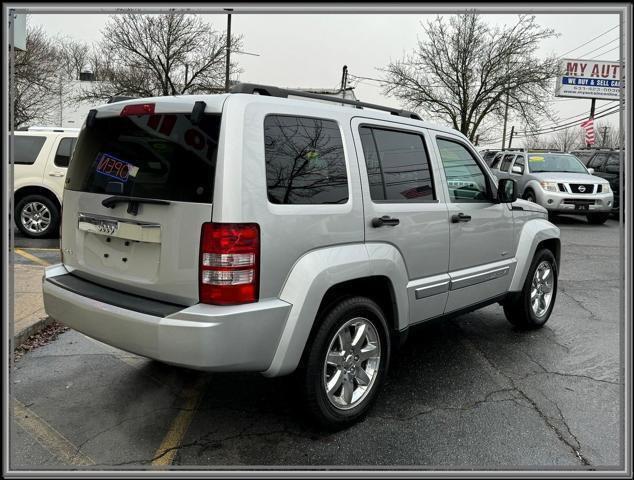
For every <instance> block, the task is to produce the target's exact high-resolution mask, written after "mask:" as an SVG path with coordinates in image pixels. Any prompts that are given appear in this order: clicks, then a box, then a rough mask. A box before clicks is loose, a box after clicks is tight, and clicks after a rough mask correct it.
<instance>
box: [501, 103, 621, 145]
mask: <svg viewBox="0 0 634 480" xmlns="http://www.w3.org/2000/svg"><path fill="white" fill-rule="evenodd" d="M618 111H620V109H619V108H616V109H615V110H612V111H610V112H605V113H603V114H602V115H596V116H595V117H594V118H595V120H596V119H599V118H603V117H607V116H608V115H612V114H614V113H617V112H618ZM576 126H577V123H576V122H574V123H572V124H571V125H567V126H561V127H559V128H554V129H552V130H548V131H543V132H542V131H535V132H522V133H525V134H526V135H513V138H527V137H530V136H533V135H545V134H547V133H554V132H558V131H560V130H567V129H569V128H574V127H576ZM500 141H501V139H499V140H498V141H497V142H500ZM497 142H491V143H492V144H494V143H497Z"/></svg>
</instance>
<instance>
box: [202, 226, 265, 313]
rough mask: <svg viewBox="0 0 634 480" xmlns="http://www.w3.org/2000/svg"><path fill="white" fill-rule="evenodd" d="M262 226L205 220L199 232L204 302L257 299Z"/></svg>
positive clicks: (252, 300)
mask: <svg viewBox="0 0 634 480" xmlns="http://www.w3.org/2000/svg"><path fill="white" fill-rule="evenodd" d="M259 270H260V227H259V226H258V225H257V224H256V223H204V224H203V226H202V231H201V234H200V260H199V280H198V284H199V297H200V301H201V302H202V303H211V304H215V305H235V304H239V303H251V302H257V300H258V294H259V291H258V289H259V279H260V271H259Z"/></svg>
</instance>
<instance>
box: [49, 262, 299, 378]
mask: <svg viewBox="0 0 634 480" xmlns="http://www.w3.org/2000/svg"><path fill="white" fill-rule="evenodd" d="M67 273H68V270H67V269H66V268H65V267H64V266H63V265H54V266H52V267H47V268H46V270H45V276H44V283H43V292H44V308H45V309H46V312H47V313H48V314H49V315H50V316H51V317H53V318H56V319H60V320H63V322H64V324H65V325H67V326H69V327H71V328H73V329H75V330H78V331H80V332H82V333H84V334H86V335H88V336H89V337H92V338H95V339H97V340H99V341H102V342H105V343H107V344H109V345H112V346H114V347H117V348H120V349H122V350H126V351H128V352H131V353H135V354H138V355H143V356H146V357H149V358H154V359H156V360H159V361H162V362H165V363H169V364H172V365H179V366H186V367H190V368H195V369H199V370H210V371H254V372H260V371H262V370H264V369H266V368H267V367H268V365H269V364H270V363H271V359H272V358H273V354H274V353H275V349H276V347H277V344H278V342H279V338H280V335H281V332H282V328H283V326H284V323H285V321H286V316H287V315H288V312H289V311H290V305H289V304H287V303H285V302H284V301H282V300H279V299H270V300H266V301H261V302H258V303H252V304H245V305H235V306H227V307H219V306H214V305H203V304H198V305H193V306H191V307H185V308H183V310H181V311H179V312H177V313H174V314H172V315H169V316H167V317H158V316H153V315H146V314H144V313H140V312H135V311H132V310H128V309H124V308H120V307H117V306H114V305H110V304H107V303H104V302H100V301H96V300H93V299H91V298H88V297H86V296H82V295H78V294H77V293H73V292H71V291H68V290H66V289H63V288H60V287H58V286H55V285H54V284H53V283H51V282H49V281H46V280H47V279H50V278H52V277H55V276H59V275H64V274H67ZM140 300H141V299H140Z"/></svg>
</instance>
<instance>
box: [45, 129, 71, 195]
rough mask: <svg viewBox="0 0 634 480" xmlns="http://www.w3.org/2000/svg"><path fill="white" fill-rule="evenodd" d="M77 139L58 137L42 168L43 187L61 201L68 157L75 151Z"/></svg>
mask: <svg viewBox="0 0 634 480" xmlns="http://www.w3.org/2000/svg"><path fill="white" fill-rule="evenodd" d="M76 141H77V137H70V136H63V135H60V136H59V137H58V138H56V139H55V143H54V144H53V150H52V154H51V155H49V156H48V159H47V161H46V166H45V167H44V176H43V180H42V181H43V183H44V186H46V187H48V188H49V189H50V190H52V191H53V192H54V193H55V195H57V197H58V198H59V199H60V200H61V198H62V194H63V192H64V180H65V178H66V171H67V170H68V163H69V162H70V157H71V155H72V153H73V150H74V149H75V142H76Z"/></svg>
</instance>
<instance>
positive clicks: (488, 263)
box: [432, 132, 515, 313]
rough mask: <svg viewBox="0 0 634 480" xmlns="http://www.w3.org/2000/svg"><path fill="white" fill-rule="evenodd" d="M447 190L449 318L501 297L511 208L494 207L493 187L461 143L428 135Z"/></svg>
mask: <svg viewBox="0 0 634 480" xmlns="http://www.w3.org/2000/svg"><path fill="white" fill-rule="evenodd" d="M432 143H433V148H434V151H435V155H436V156H437V158H438V159H439V163H440V164H441V165H442V167H443V168H442V171H441V173H442V175H443V184H444V186H445V188H446V190H447V197H448V209H449V222H450V224H449V225H450V229H449V230H450V235H449V247H450V255H449V276H450V279H451V282H450V291H449V297H448V299H447V306H446V308H445V312H447V313H449V312H452V311H455V310H459V309H461V308H464V307H467V306H469V305H473V304H476V303H478V302H481V301H484V300H488V299H490V298H494V297H496V296H498V295H501V294H503V293H505V292H506V291H507V289H508V286H509V284H510V281H511V277H512V275H513V272H514V270H515V259H514V254H513V216H512V211H511V206H510V205H509V204H505V203H497V201H495V200H494V199H495V196H496V192H497V189H496V185H493V179H492V178H491V176H490V175H489V174H488V172H487V171H486V168H484V166H483V165H482V164H481V163H480V160H479V159H478V157H477V155H476V154H475V152H474V150H473V147H472V146H471V145H470V144H469V143H468V142H467V141H466V140H464V139H463V138H461V137H458V136H457V135H452V134H448V133H445V132H436V133H434V141H433V142H432Z"/></svg>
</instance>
